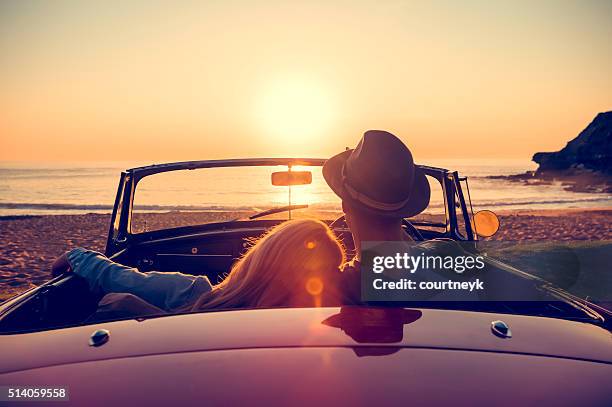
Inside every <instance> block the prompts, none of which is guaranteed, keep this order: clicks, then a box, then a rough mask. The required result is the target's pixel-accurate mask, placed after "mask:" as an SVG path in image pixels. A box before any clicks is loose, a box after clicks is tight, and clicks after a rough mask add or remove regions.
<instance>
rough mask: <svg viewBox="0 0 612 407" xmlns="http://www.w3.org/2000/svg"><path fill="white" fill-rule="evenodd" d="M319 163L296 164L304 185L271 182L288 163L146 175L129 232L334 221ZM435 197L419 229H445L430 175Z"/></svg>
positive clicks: (335, 202)
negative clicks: (306, 177)
mask: <svg viewBox="0 0 612 407" xmlns="http://www.w3.org/2000/svg"><path fill="white" fill-rule="evenodd" d="M321 168H322V167H320V166H293V167H292V168H291V171H292V172H301V171H308V172H310V173H311V174H312V175H311V177H312V182H311V183H308V184H305V185H293V186H291V187H289V186H279V185H273V183H272V174H273V173H277V172H286V171H288V167H287V166H242V167H218V168H201V169H195V170H177V171H168V172H162V173H157V174H153V175H150V176H147V177H144V178H142V179H141V180H140V181H139V182H138V184H137V186H136V190H135V194H134V202H133V210H132V217H131V233H132V234H139V233H143V232H150V231H155V230H161V229H168V228H175V227H181V226H194V225H202V224H210V223H218V222H226V221H233V220H239V221H244V220H249V218H257V219H289V218H290V217H291V218H299V217H315V218H318V219H322V220H333V219H336V218H337V217H339V216H341V215H342V211H341V203H340V199H339V198H338V197H337V196H336V195H335V194H334V193H333V191H332V190H331V189H330V188H329V187H328V186H327V184H326V183H325V180H324V179H323V175H322V172H321ZM427 178H428V180H429V183H430V186H431V191H432V192H431V200H430V204H429V207H428V208H427V210H426V211H425V212H424V213H422V214H420V215H419V216H418V218H417V219H413V220H414V221H415V222H417V223H418V224H419V226H420V227H426V228H434V229H435V228H437V229H440V230H443V229H444V222H445V208H444V196H443V192H442V187H441V185H440V183H439V182H438V181H437V180H436V179H435V178H433V177H430V176H428V177H427Z"/></svg>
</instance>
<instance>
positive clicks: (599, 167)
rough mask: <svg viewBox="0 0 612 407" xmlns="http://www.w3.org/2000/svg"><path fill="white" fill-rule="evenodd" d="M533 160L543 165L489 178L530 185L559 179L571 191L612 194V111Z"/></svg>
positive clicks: (598, 117)
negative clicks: (558, 148) (551, 150)
mask: <svg viewBox="0 0 612 407" xmlns="http://www.w3.org/2000/svg"><path fill="white" fill-rule="evenodd" d="M532 160H533V161H535V162H536V163H537V164H539V167H538V169H537V170H535V171H527V172H525V173H522V174H514V175H501V176H491V177H489V178H493V179H505V180H509V181H520V182H526V183H529V184H530V185H537V184H549V183H552V182H554V181H557V182H561V183H562V184H563V185H564V186H565V189H567V190H569V191H574V192H596V193H602V192H603V193H612V111H610V112H604V113H599V114H598V115H597V116H596V117H595V119H594V120H593V121H592V122H591V123H590V124H589V125H588V126H587V127H586V128H585V129H584V130H582V131H581V132H580V134H578V136H577V137H576V138H574V139H573V140H571V141H570V142H568V143H567V145H566V146H565V147H564V148H562V149H561V150H559V151H556V152H552V153H535V154H534V156H533V158H532Z"/></svg>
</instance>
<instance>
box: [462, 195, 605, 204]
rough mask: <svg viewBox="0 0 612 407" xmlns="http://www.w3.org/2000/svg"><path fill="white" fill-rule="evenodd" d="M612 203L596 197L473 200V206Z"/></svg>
mask: <svg viewBox="0 0 612 407" xmlns="http://www.w3.org/2000/svg"><path fill="white" fill-rule="evenodd" d="M606 201H612V196H606V197H594V198H576V199H549V200H545V199H543V200H539V201H538V200H527V201H503V202H499V201H479V200H476V199H475V200H473V201H472V205H477V206H487V205H489V206H514V205H555V204H572V203H586V202H606Z"/></svg>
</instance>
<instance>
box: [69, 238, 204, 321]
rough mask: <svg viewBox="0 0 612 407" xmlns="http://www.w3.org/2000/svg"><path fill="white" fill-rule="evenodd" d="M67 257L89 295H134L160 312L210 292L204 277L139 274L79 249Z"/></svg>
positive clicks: (185, 303) (186, 304) (174, 308)
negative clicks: (88, 290) (92, 293)
mask: <svg viewBox="0 0 612 407" xmlns="http://www.w3.org/2000/svg"><path fill="white" fill-rule="evenodd" d="M67 257H68V262H69V263H70V267H71V268H72V271H73V272H74V273H75V274H76V275H78V276H81V277H83V278H85V280H87V282H88V283H89V288H90V289H91V290H92V291H93V292H96V293H104V294H108V293H129V294H134V295H136V296H138V297H140V298H142V299H143V300H145V301H147V302H148V303H150V304H152V305H155V306H156V307H159V308H161V309H163V310H164V311H174V310H177V309H178V308H181V307H184V306H188V305H193V304H194V303H195V302H196V301H197V299H198V298H199V297H200V296H201V295H202V294H204V293H207V292H209V291H211V290H212V284H211V283H210V280H208V278H207V277H205V276H192V275H189V274H183V273H161V272H157V271H152V272H149V273H141V272H140V271H138V270H137V269H136V268H132V267H128V266H124V265H122V264H119V263H115V262H114V261H112V260H110V259H108V258H107V257H106V256H104V255H102V254H100V253H98V252H94V251H91V250H86V249H83V248H76V249H73V250H71V251H70V252H68V254H67Z"/></svg>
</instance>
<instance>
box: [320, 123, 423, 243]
mask: <svg viewBox="0 0 612 407" xmlns="http://www.w3.org/2000/svg"><path fill="white" fill-rule="evenodd" d="M323 176H324V178H325V180H326V181H327V184H328V185H329V186H330V188H331V189H332V190H333V191H334V192H335V193H336V195H338V196H339V197H340V198H342V205H343V210H344V212H345V214H346V216H347V221H348V223H349V227H350V228H351V230H352V231H353V233H355V232H356V229H359V225H364V224H365V225H369V226H371V227H380V228H386V227H395V228H396V227H397V226H399V223H400V222H401V220H402V219H403V218H408V217H411V216H414V215H416V214H418V213H420V212H422V211H423V210H424V209H425V208H426V207H427V205H428V204H429V196H430V189H429V183H428V182H427V179H426V177H425V174H424V173H423V171H422V170H421V169H420V168H418V167H417V166H415V165H414V161H413V159H412V153H411V152H410V150H409V149H408V147H406V145H405V144H404V143H403V142H402V141H401V140H400V139H398V138H397V137H395V136H394V135H393V134H391V133H389V132H386V131H382V130H369V131H367V132H365V134H364V135H363V137H362V138H361V140H360V141H359V144H358V145H357V147H356V148H355V149H353V150H347V151H344V152H342V153H340V154H338V155H336V156H334V157H332V158H330V159H329V160H327V161H326V162H325V165H324V166H323Z"/></svg>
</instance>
